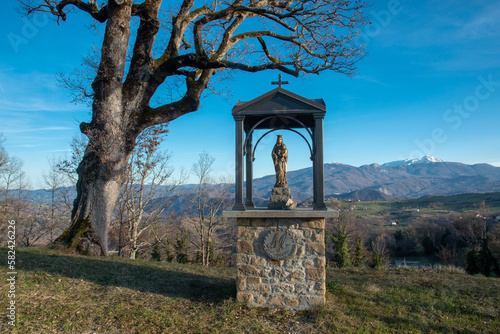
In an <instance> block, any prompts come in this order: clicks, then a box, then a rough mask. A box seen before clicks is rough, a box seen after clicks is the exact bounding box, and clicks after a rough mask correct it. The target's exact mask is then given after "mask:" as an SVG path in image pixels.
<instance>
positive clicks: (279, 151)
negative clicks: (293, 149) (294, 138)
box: [272, 135, 288, 187]
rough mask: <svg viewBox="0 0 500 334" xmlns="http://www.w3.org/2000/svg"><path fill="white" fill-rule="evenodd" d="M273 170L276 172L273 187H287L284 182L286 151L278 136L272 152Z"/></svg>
mask: <svg viewBox="0 0 500 334" xmlns="http://www.w3.org/2000/svg"><path fill="white" fill-rule="evenodd" d="M272 156H273V162H274V170H275V171H276V184H275V185H274V186H275V187H285V186H287V180H286V164H287V161H288V150H287V149H286V145H285V144H284V143H283V137H282V135H278V139H277V140H276V145H274V148H273V152H272Z"/></svg>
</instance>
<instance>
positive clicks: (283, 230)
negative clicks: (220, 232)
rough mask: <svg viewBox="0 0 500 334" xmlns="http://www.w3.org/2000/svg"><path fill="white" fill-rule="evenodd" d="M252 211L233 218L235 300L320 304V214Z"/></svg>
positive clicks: (322, 236)
mask: <svg viewBox="0 0 500 334" xmlns="http://www.w3.org/2000/svg"><path fill="white" fill-rule="evenodd" d="M247 212H248V211H247ZM256 216H257V217H254V218H241V217H240V218H237V224H238V244H237V259H236V261H237V268H238V274H237V299H238V300H239V301H241V302H245V303H247V304H249V305H252V306H259V307H280V308H288V309H293V310H307V309H311V308H315V307H318V306H320V305H323V304H324V303H325V264H326V261H325V218H293V217H291V218H288V217H281V218H272V217H269V216H268V215H264V216H268V217H258V215H256ZM272 247H277V249H276V250H273V249H272ZM280 247H281V248H280ZM270 248H271V250H273V251H270ZM266 249H267V251H266ZM281 249H283V250H284V251H283V252H280V250H281ZM269 254H271V255H272V256H273V257H274V258H272V257H271V256H270V255H269ZM280 257H286V258H285V259H276V258H280Z"/></svg>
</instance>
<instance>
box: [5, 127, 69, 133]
mask: <svg viewBox="0 0 500 334" xmlns="http://www.w3.org/2000/svg"><path fill="white" fill-rule="evenodd" d="M68 130H74V128H70V127H67V126H46V127H41V128H30V129H27V128H24V129H13V128H4V129H0V132H3V133H21V132H41V131H68Z"/></svg>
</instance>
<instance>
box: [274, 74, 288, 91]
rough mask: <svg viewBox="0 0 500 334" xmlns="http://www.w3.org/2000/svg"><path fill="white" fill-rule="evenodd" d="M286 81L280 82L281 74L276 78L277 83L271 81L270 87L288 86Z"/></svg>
mask: <svg viewBox="0 0 500 334" xmlns="http://www.w3.org/2000/svg"><path fill="white" fill-rule="evenodd" d="M288 83H289V82H288V81H281V74H280V75H279V76H278V81H271V85H278V87H279V88H281V85H288Z"/></svg>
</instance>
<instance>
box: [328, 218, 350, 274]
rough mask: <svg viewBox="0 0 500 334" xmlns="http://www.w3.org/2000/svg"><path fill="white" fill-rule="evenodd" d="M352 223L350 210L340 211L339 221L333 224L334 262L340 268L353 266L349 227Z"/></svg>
mask: <svg viewBox="0 0 500 334" xmlns="http://www.w3.org/2000/svg"><path fill="white" fill-rule="evenodd" d="M349 223H350V210H348V209H344V210H340V211H339V218H338V220H337V223H336V224H335V225H334V226H333V229H334V230H335V234H332V235H331V236H330V237H331V239H332V241H333V244H334V252H335V253H334V254H333V262H334V263H335V266H337V267H338V268H345V267H350V266H351V255H350V254H349V243H348V239H349V233H348V231H347V227H348V225H349Z"/></svg>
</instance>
